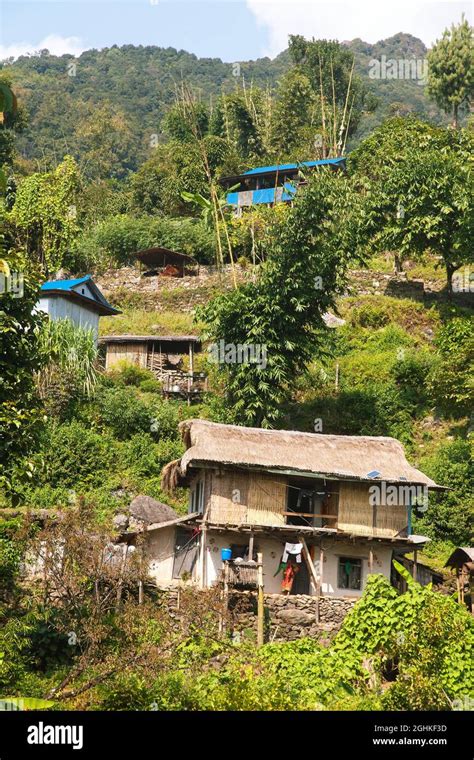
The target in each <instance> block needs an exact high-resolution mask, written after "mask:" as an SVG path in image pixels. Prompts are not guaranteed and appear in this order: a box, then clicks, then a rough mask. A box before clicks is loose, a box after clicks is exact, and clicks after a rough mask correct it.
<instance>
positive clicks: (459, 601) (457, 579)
mask: <svg viewBox="0 0 474 760" xmlns="http://www.w3.org/2000/svg"><path fill="white" fill-rule="evenodd" d="M456 587H457V590H458V604H461V580H460V578H459V568H456Z"/></svg>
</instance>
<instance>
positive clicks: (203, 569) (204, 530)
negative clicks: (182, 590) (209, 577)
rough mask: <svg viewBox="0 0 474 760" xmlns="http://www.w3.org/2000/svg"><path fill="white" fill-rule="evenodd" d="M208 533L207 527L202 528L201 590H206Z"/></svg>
mask: <svg viewBox="0 0 474 760" xmlns="http://www.w3.org/2000/svg"><path fill="white" fill-rule="evenodd" d="M206 533H207V528H206V526H205V525H202V526H201V547H200V548H201V552H200V555H199V576H200V577H199V588H200V589H203V588H206V579H205V574H206Z"/></svg>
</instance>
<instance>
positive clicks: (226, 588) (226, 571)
mask: <svg viewBox="0 0 474 760" xmlns="http://www.w3.org/2000/svg"><path fill="white" fill-rule="evenodd" d="M228 609H229V562H228V560H226V561H225V562H224V590H223V593H222V615H221V624H220V626H219V627H220V630H221V633H225V632H226V628H227V611H228Z"/></svg>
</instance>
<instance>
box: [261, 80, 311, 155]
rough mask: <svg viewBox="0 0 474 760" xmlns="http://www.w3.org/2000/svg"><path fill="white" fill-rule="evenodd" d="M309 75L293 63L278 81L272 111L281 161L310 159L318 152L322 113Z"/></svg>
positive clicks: (277, 148)
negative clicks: (293, 65)
mask: <svg viewBox="0 0 474 760" xmlns="http://www.w3.org/2000/svg"><path fill="white" fill-rule="evenodd" d="M316 104H317V101H316V96H315V93H314V90H313V88H312V87H311V82H310V80H309V79H308V77H307V76H306V75H305V74H303V73H302V72H301V71H300V70H299V69H298V68H296V67H294V68H292V69H290V71H289V72H288V73H287V74H285V76H284V77H283V78H282V80H281V81H280V83H279V86H278V91H277V94H276V99H275V104H274V107H273V112H272V121H273V124H272V141H273V145H274V146H275V148H274V152H275V156H276V159H277V160H279V161H290V160H299V161H304V160H307V159H308V157H310V156H313V155H314V152H315V138H316V132H317V131H318V128H319V127H320V117H319V113H318V112H317V110H316Z"/></svg>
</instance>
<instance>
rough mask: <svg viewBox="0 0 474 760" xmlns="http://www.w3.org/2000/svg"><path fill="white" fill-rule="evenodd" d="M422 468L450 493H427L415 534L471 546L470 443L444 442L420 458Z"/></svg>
mask: <svg viewBox="0 0 474 760" xmlns="http://www.w3.org/2000/svg"><path fill="white" fill-rule="evenodd" d="M421 467H422V468H423V470H424V471H425V472H426V473H427V474H428V475H430V476H431V477H432V478H433V479H434V480H435V481H436V482H437V483H440V484H441V485H449V488H450V490H449V491H446V492H444V493H432V494H430V506H429V509H428V511H427V512H426V514H425V515H424V516H423V519H421V520H417V521H416V529H417V531H418V530H419V531H421V532H422V531H423V530H425V531H426V532H427V533H428V535H430V536H432V537H433V538H437V539H442V540H448V541H452V542H453V543H454V544H456V545H458V546H459V545H466V544H470V543H471V540H472V519H473V515H474V501H473V496H472V494H473V487H472V486H473V466H472V442H471V441H470V440H469V439H467V440H463V439H462V438H459V439H457V440H454V441H448V442H446V443H443V444H441V446H440V447H439V448H438V449H437V451H436V452H435V453H434V454H431V455H429V456H427V457H426V458H424V459H423V461H422V462H421Z"/></svg>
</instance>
